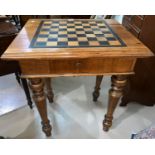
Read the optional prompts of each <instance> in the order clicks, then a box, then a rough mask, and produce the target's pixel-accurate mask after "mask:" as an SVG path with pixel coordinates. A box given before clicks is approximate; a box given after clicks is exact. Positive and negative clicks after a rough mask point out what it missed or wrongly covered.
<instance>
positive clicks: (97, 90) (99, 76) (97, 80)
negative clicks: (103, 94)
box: [93, 75, 103, 102]
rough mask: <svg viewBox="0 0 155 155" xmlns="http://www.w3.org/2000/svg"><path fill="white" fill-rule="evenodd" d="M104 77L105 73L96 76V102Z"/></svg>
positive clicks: (94, 97) (94, 95) (94, 98)
mask: <svg viewBox="0 0 155 155" xmlns="http://www.w3.org/2000/svg"><path fill="white" fill-rule="evenodd" d="M102 79H103V75H98V76H96V85H95V88H94V92H93V101H94V102H96V101H97V99H98V97H99V95H100V85H101V82H102Z"/></svg>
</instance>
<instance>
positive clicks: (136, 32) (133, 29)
mask: <svg viewBox="0 0 155 155" xmlns="http://www.w3.org/2000/svg"><path fill="white" fill-rule="evenodd" d="M123 25H124V26H125V27H126V28H127V29H128V30H129V31H130V32H131V33H132V34H133V35H134V36H136V37H137V38H138V36H139V34H140V29H138V28H137V27H135V26H133V25H131V24H130V23H128V22H124V24H123Z"/></svg>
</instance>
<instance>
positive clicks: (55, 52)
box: [2, 19, 153, 60]
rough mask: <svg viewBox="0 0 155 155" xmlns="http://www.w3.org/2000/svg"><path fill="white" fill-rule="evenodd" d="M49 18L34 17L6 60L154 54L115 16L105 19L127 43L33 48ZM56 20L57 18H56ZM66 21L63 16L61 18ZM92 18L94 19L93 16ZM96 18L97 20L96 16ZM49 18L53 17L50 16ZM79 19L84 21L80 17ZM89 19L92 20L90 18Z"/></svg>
mask: <svg viewBox="0 0 155 155" xmlns="http://www.w3.org/2000/svg"><path fill="white" fill-rule="evenodd" d="M43 20H44V21H45V19H30V20H29V21H28V22H27V23H26V25H25V26H24V27H23V29H22V30H21V31H20V33H19V34H18V36H17V37H16V38H15V39H14V41H13V42H12V43H11V44H10V46H9V47H8V49H7V50H6V51H5V52H4V54H3V55H2V58H3V59H8V60H21V59H64V58H93V57H100V58H101V57H137V58H141V57H149V56H153V54H152V52H151V51H150V49H148V48H147V47H146V46H145V45H144V44H143V43H142V42H140V41H139V40H138V39H136V37H134V36H133V35H132V34H131V33H130V32H128V31H127V30H126V29H125V28H124V27H123V26H122V25H121V24H119V23H118V22H116V21H115V20H113V19H110V20H109V19H107V20H105V21H106V23H107V24H108V25H109V27H110V28H111V29H112V31H113V32H114V33H115V34H116V35H117V36H118V37H119V38H120V39H121V40H122V41H123V43H125V46H118V47H117V46H112V47H106V46H105V47H93V46H92V47H78V48H59V47H58V48H52V47H50V48H33V47H32V46H30V45H31V43H32V40H33V38H34V36H35V34H36V31H37V30H38V27H39V25H40V23H41V22H42V21H43ZM55 20H56V19H55ZM57 20H59V21H60V20H63V19H57ZM90 20H91V21H92V19H90ZM93 20H94V21H97V20H95V19H93ZM48 21H49V19H48ZM79 21H83V19H82V20H79ZM87 21H88V20H87Z"/></svg>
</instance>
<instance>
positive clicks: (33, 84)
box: [29, 78, 52, 136]
mask: <svg viewBox="0 0 155 155" xmlns="http://www.w3.org/2000/svg"><path fill="white" fill-rule="evenodd" d="M29 80H30V88H31V89H32V92H33V99H34V101H35V104H36V106H37V109H38V111H39V113H40V116H41V119H42V130H43V132H44V133H45V134H46V136H50V135H51V130H52V127H51V125H50V121H49V120H48V118H47V107H46V97H45V95H44V84H43V81H42V79H39V78H34V79H29Z"/></svg>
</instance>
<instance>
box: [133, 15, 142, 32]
mask: <svg viewBox="0 0 155 155" xmlns="http://www.w3.org/2000/svg"><path fill="white" fill-rule="evenodd" d="M142 23H143V19H142V18H141V17H140V16H133V17H132V20H131V24H132V25H133V26H135V27H137V28H139V29H141V27H142Z"/></svg>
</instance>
